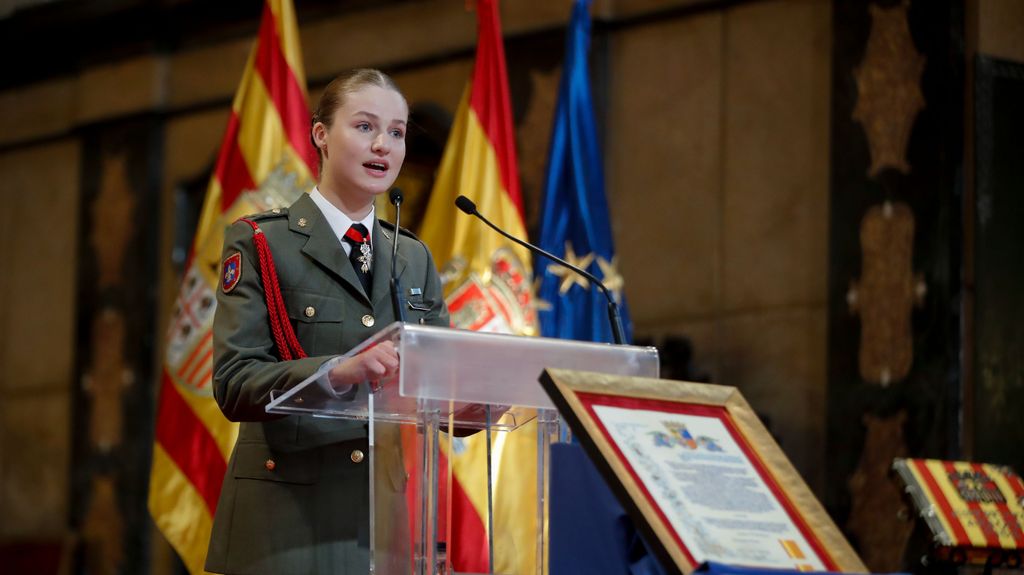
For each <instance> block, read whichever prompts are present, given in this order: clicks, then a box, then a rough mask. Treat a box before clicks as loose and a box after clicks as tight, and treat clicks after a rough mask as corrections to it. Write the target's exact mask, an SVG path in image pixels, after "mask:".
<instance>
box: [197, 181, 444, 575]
mask: <svg viewBox="0 0 1024 575" xmlns="http://www.w3.org/2000/svg"><path fill="white" fill-rule="evenodd" d="M254 219H255V220H256V222H257V223H258V224H259V227H260V229H261V230H262V233H263V234H265V236H266V238H267V241H268V243H269V246H270V249H271V252H272V254H273V258H274V262H275V264H276V268H277V277H278V282H279V284H280V286H281V293H282V296H283V298H284V303H285V307H286V308H287V310H288V317H289V321H290V322H291V324H292V326H293V327H294V328H295V334H296V336H297V338H298V340H299V343H300V344H301V345H302V348H303V349H304V350H305V352H306V354H307V355H308V356H309V357H306V358H304V359H299V360H294V361H287V362H284V361H279V360H278V353H277V350H276V349H275V345H274V343H273V337H272V335H271V333H270V328H269V319H268V317H269V316H268V313H267V309H266V303H265V300H264V293H263V282H262V280H261V277H260V272H259V267H258V259H257V255H256V249H255V246H254V243H253V230H252V228H251V227H250V226H249V225H248V224H245V223H241V222H239V223H235V224H234V225H232V226H230V228H229V229H228V230H227V233H226V236H225V240H224V258H225V260H226V259H227V258H229V257H231V256H233V255H234V254H235V253H239V254H241V259H240V265H239V268H240V269H239V270H238V272H239V273H240V274H241V276H240V277H239V278H238V280H237V283H236V284H234V285H233V286H231V287H230V288H229V289H227V290H226V289H225V286H227V285H228V284H222V285H221V287H220V288H219V289H218V292H217V312H216V316H215V319H214V327H213V337H214V376H213V379H214V396H215V398H216V399H217V403H218V404H219V405H220V408H221V410H222V411H223V412H224V415H225V416H227V417H228V419H230V420H232V421H240V422H242V423H241V426H240V430H239V436H238V441H237V442H236V444H235V449H234V452H233V453H232V456H231V459H230V461H229V463H228V469H227V474H226V476H225V478H224V484H223V488H222V490H221V494H220V501H219V503H218V505H217V511H216V514H215V518H214V524H213V533H212V536H211V539H210V548H209V553H208V555H207V560H206V569H207V570H208V571H212V572H216V573H237V574H262V573H268V574H270V573H272V574H274V575H284V574H292V573H294V574H313V573H359V574H360V575H362V574H365V573H367V572H368V568H369V554H368V547H369V502H368V500H369V490H368V481H369V475H368V473H369V472H368V467H367V465H368V460H363V461H358V462H357V461H355V460H357V459H360V457H359V456H358V454H356V456H353V452H354V451H355V450H360V451H362V452H364V453H366V452H367V439H366V427H365V425H364V424H363V423H362V422H357V421H344V420H334V419H321V418H313V417H311V416H302V415H289V416H283V417H282V416H279V415H270V414H267V413H266V411H265V406H266V405H267V403H268V401H269V400H270V393H271V392H272V391H275V390H276V391H281V390H286V389H289V388H290V387H292V386H294V385H295V384H297V383H299V382H301V381H302V380H304V379H306V378H307V377H309V376H310V375H312V374H313V373H314V372H315V371H316V370H317V368H318V367H320V365H321V364H322V363H323V362H325V361H327V360H328V359H330V358H331V357H334V356H336V355H340V354H343V353H345V352H346V351H348V350H349V349H351V348H353V347H355V346H356V345H357V344H359V343H360V342H362V341H363V340H365V339H367V338H368V337H370V336H371V335H373V334H374V333H375V332H377V331H379V330H380V329H382V328H384V327H386V326H387V325H388V324H390V323H392V322H393V321H394V320H395V318H394V314H393V311H392V308H391V299H390V292H389V287H388V286H389V280H390V270H391V250H392V245H393V244H392V242H394V241H395V233H394V228H393V227H392V226H389V225H388V224H383V225H382V223H381V222H380V221H377V222H375V224H374V230H373V235H372V238H373V242H372V243H373V288H372V290H371V291H372V294H371V297H369V298H368V297H367V296H366V294H365V293H364V292H363V289H362V287H361V285H360V283H359V279H358V278H357V276H356V273H355V270H354V268H353V267H352V264H351V262H350V261H349V259H348V256H347V255H346V254H345V251H344V249H343V248H342V246H341V243H340V241H339V239H338V238H337V236H335V235H334V232H333V231H332V230H331V227H330V225H329V224H328V223H327V219H326V218H325V217H324V216H323V214H322V213H321V212H320V209H319V208H318V207H317V206H316V204H315V203H314V202H313V200H312V199H311V198H310V197H309V196H308V195H305V194H303V196H302V197H301V198H299V200H298V201H296V202H295V203H294V204H293V205H292V206H291V207H290V208H289V209H287V210H281V211H280V213H277V214H275V213H266V214H261V215H260V216H256V217H255V218H254ZM396 267H397V273H398V274H399V279H400V282H401V285H402V288H403V290H404V291H405V295H406V298H407V299H408V307H407V308H406V320H407V321H409V322H412V323H424V324H429V325H438V326H445V327H447V326H448V325H449V319H448V311H447V308H446V307H445V304H444V297H443V294H442V291H441V282H440V279H439V278H438V275H437V270H436V268H435V266H434V261H433V258H432V257H431V255H430V252H429V250H427V247H426V246H425V245H424V244H423V243H422V242H420V241H419V240H418V239H417V238H416V237H415V236H413V235H412V234H409V233H407V232H405V231H404V230H403V231H402V237H401V241H400V242H399V244H398V262H397V266H396ZM412 288H419V290H414V289H412ZM418 292H419V293H421V294H422V295H410V294H411V293H418ZM367 316H369V317H372V318H373V321H372V325H370V326H368V325H366V324H368V323H370V320H369V319H365V320H364V318H366V317H367ZM379 443H380V442H379V441H378V444H379ZM393 459H394V461H393V462H392V464H391V465H388V466H387V467H386V468H387V469H389V470H391V472H390V473H387V474H386V475H388V478H387V481H388V484H384V485H385V486H387V485H390V487H391V488H392V489H393V490H394V491H395V492H400V491H401V490H402V489H403V488H404V483H405V474H404V470H403V469H402V467H401V457H400V455H398V456H393ZM377 469H381V467H380V466H378V467H377ZM383 481H384V480H383V479H378V485H382V482H383Z"/></svg>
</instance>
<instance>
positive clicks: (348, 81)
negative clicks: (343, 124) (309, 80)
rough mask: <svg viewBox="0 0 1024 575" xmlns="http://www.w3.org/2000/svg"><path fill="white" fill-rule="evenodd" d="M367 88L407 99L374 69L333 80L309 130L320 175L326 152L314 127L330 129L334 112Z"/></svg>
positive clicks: (381, 73) (389, 78)
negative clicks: (315, 133) (391, 92)
mask: <svg viewBox="0 0 1024 575" xmlns="http://www.w3.org/2000/svg"><path fill="white" fill-rule="evenodd" d="M365 86H377V87H378V88H385V89H387V90H394V91H395V92H397V93H398V95H399V96H402V99H403V100H404V99H405V96H404V95H403V94H402V91H401V90H399V89H398V85H397V84H395V81H394V80H392V79H391V76H388V75H387V74H385V73H384V72H381V71H380V70H376V69H374V68H356V69H355V70H349V71H348V72H345V73H343V74H341V75H339V76H338V77H336V78H335V79H333V80H331V83H330V84H327V87H326V88H324V92H323V94H321V95H320V102H319V103H317V106H316V110H314V111H313V120H312V122H311V123H310V130H309V139H310V141H312V142H313V147H314V148H316V154H317V156H318V158H319V163H318V164H317V172H318V173H319V172H322V171H323V169H324V151H323V150H321V149H320V146H318V145H316V138H314V137H313V126H315V125H316V123H317V122H322V123H323V125H324V126H327V127H328V128H330V127H331V123H333V122H334V112H336V111H337V110H338V108H340V107H342V106H344V105H345V99H346V98H347V97H348V95H349V94H351V93H353V92H356V91H358V90H360V89H361V88H363V87H365Z"/></svg>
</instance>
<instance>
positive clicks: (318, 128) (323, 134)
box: [313, 122, 327, 152]
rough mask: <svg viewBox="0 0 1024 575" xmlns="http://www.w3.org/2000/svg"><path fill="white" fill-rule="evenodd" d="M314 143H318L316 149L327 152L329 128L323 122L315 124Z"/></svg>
mask: <svg viewBox="0 0 1024 575" xmlns="http://www.w3.org/2000/svg"><path fill="white" fill-rule="evenodd" d="M313 142H315V143H316V147H318V148H320V149H321V150H323V151H324V152H326V151H327V126H325V125H324V123H323V122H317V123H315V124H313Z"/></svg>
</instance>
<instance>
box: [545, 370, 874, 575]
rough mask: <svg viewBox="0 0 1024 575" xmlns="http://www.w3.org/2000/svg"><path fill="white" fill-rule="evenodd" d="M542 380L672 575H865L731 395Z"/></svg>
mask: <svg viewBox="0 0 1024 575" xmlns="http://www.w3.org/2000/svg"><path fill="white" fill-rule="evenodd" d="M540 382H541V385H543V386H544V389H545V390H546V391H547V393H548V395H549V396H550V397H551V399H552V401H553V402H554V404H555V406H556V407H558V410H559V411H560V412H561V414H562V417H563V418H564V419H565V420H566V422H567V423H568V424H569V427H570V428H571V430H572V432H573V434H574V435H575V437H577V438H578V439H579V442H580V444H581V445H582V446H583V448H584V449H585V450H586V451H587V453H588V455H589V456H590V458H591V460H592V461H593V462H594V464H595V465H596V467H597V468H598V470H599V471H600V472H601V474H602V475H603V476H604V478H605V480H606V481H607V482H608V485H609V486H610V487H611V489H612V491H613V492H615V494H616V496H617V498H618V499H619V501H620V502H621V503H622V506H623V507H624V508H625V510H626V512H627V513H629V515H630V516H631V517H632V519H633V521H634V523H635V524H636V526H637V528H638V529H640V531H641V532H642V533H643V534H644V536H645V538H646V540H647V543H648V544H649V545H651V546H652V547H653V549H652V551H653V552H654V553H655V555H657V556H658V558H659V560H660V561H661V563H662V565H663V566H664V567H666V568H667V569H668V570H669V571H676V572H679V573H690V572H691V571H693V570H694V569H695V568H696V567H697V566H698V565H699V564H700V563H701V562H703V561H705V560H711V561H718V562H722V563H727V564H734V565H744V566H750V567H764V568H781V569H792V570H801V571H841V572H862V573H863V572H867V568H866V567H865V566H864V564H863V563H862V562H861V560H860V558H859V557H858V556H857V554H856V553H855V552H854V550H853V548H852V547H850V544H849V543H848V542H847V541H846V539H845V538H844V537H843V535H842V533H840V531H839V529H838V528H837V527H836V526H835V524H834V523H833V522H832V519H831V518H830V517H829V516H828V514H827V513H826V512H825V509H824V508H823V507H822V506H821V504H820V503H819V502H818V500H817V498H815V496H814V494H813V493H812V492H811V490H810V488H808V487H807V484H806V483H804V481H803V479H802V478H801V477H800V475H799V473H797V471H796V469H795V468H794V467H793V466H792V464H791V463H790V462H789V459H788V458H787V457H786V455H785V454H784V453H783V452H782V450H781V449H780V448H779V446H778V444H777V443H776V442H775V440H774V439H772V437H771V435H770V434H769V433H768V430H767V429H765V427H764V425H763V424H762V423H761V421H760V419H758V417H757V415H755V413H754V411H753V409H751V407H750V405H749V404H748V403H747V401H746V400H745V399H744V398H743V396H742V394H741V393H740V392H739V390H737V389H736V388H734V387H728V386H722V385H708V384H698V383H689V382H681V381H670V380H663V379H649V378H639V377H627V376H616V375H609V374H600V373H591V372H584V371H572V370H563V369H547V370H545V371H544V372H543V373H542V374H541V377H540ZM688 426H689V427H688ZM727 493H728V496H726V494H727ZM729 508H732V509H731V510H730V509H729ZM723 509H724V510H725V511H723ZM759 532H760V533H762V534H763V536H762V537H757V533H759ZM780 548H781V551H780Z"/></svg>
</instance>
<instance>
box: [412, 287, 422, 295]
mask: <svg viewBox="0 0 1024 575" xmlns="http://www.w3.org/2000/svg"><path fill="white" fill-rule="evenodd" d="M409 295H423V290H422V289H420V288H409Z"/></svg>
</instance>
